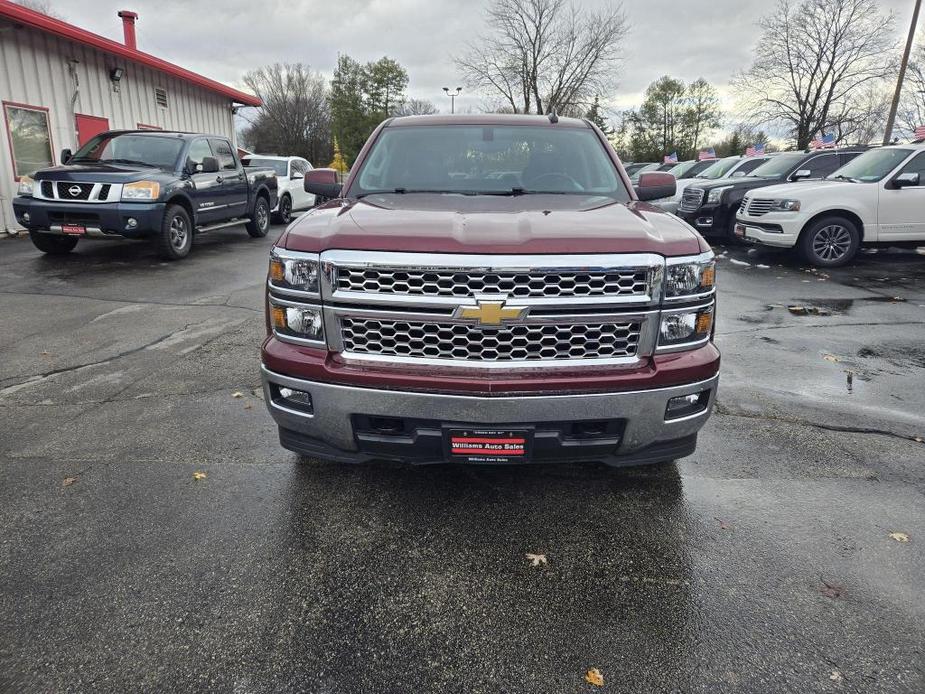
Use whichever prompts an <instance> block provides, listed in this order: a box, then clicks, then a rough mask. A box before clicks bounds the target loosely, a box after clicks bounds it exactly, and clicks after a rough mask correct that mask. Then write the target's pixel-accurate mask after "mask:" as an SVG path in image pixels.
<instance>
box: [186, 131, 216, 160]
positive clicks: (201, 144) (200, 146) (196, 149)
mask: <svg viewBox="0 0 925 694" xmlns="http://www.w3.org/2000/svg"><path fill="white" fill-rule="evenodd" d="M212 156H215V155H214V154H212V148H211V147H209V141H208V140H206V139H205V138H204V137H200V138H199V139H198V140H193V142H192V144H190V146H189V154H187V155H186V158H187V159H189V161H190V163H191V164H201V163H202V160H203V159H205V158H206V157H212Z"/></svg>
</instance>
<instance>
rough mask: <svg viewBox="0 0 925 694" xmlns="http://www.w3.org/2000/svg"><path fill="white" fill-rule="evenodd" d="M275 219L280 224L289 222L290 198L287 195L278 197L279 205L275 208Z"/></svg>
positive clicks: (290, 214) (290, 219) (290, 217)
mask: <svg viewBox="0 0 925 694" xmlns="http://www.w3.org/2000/svg"><path fill="white" fill-rule="evenodd" d="M275 217H276V221H277V222H279V223H280V224H289V222H291V221H292V200H290V199H289V196H288V195H284V196H283V197H281V198H280V199H279V207H278V208H277V210H276V214H275Z"/></svg>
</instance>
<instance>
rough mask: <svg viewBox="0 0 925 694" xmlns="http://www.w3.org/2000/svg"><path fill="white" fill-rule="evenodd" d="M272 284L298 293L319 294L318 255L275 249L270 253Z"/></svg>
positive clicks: (277, 287) (270, 277)
mask: <svg viewBox="0 0 925 694" xmlns="http://www.w3.org/2000/svg"><path fill="white" fill-rule="evenodd" d="M269 279H270V286H271V287H274V288H276V289H281V290H283V291H286V290H290V291H292V292H295V293H298V294H314V295H317V294H318V256H317V255H311V254H309V253H297V252H295V251H286V250H283V249H275V250H274V251H273V252H272V253H271V254H270V273H269Z"/></svg>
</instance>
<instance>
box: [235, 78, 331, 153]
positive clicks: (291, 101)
mask: <svg viewBox="0 0 925 694" xmlns="http://www.w3.org/2000/svg"><path fill="white" fill-rule="evenodd" d="M244 84H245V85H247V87H248V89H250V90H251V91H252V92H253V93H254V94H256V95H257V96H258V97H260V100H261V101H263V105H262V106H261V107H260V108H259V109H258V110H257V112H256V115H254V116H253V117H250V116H249V115H245V114H243V113H242V114H241V115H242V116H243V117H244V118H245V119H246V120H247V121H248V122H249V123H250V125H249V126H248V127H247V128H245V129H244V131H243V132H242V134H241V138H242V141H243V142H244V143H245V144H246V145H247V146H248V147H250V148H252V149H254V150H256V151H262V152H275V153H277V154H286V155H298V156H303V157H305V158H306V159H308V160H309V161H311V162H313V163H315V164H318V163H319V162H327V161H328V160H329V159H330V158H331V154H332V151H333V150H332V145H331V139H332V138H331V110H330V107H329V104H328V92H327V82H326V80H325V79H324V77H322V75H321V74H320V73H317V72H312V71H311V69H310V68H309V67H308V66H307V65H303V64H302V63H295V64H292V65H281V64H279V63H277V64H275V65H269V66H267V67H262V68H259V69H258V70H254V71H252V72H248V73H247V74H246V75H244Z"/></svg>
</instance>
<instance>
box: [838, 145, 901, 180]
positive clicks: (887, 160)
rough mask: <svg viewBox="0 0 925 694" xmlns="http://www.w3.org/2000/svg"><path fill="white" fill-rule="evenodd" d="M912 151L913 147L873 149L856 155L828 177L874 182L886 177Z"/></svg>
mask: <svg viewBox="0 0 925 694" xmlns="http://www.w3.org/2000/svg"><path fill="white" fill-rule="evenodd" d="M912 152H913V150H911V149H894V148H889V149H872V150H870V151H869V152H864V154H862V155H861V156H859V157H855V158H854V159H852V160H851V161H849V162H848V163H847V164H845V165H844V166H843V167H841V168H840V169H839V170H838V171H836V172H835V173H833V174H831V175H830V176H828V178H832V179H837V180H840V181H842V180H848V181H860V182H862V183H873V182H875V181H879V180H881V179H882V178H884V177H885V176H886V175H887V174H888V173H890V171H892V170H893V169H895V168H896V167H897V166H899V164H900V162H902V161H903V160H904V159H905V158H906V157H908V156H909V155H910V154H912Z"/></svg>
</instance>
